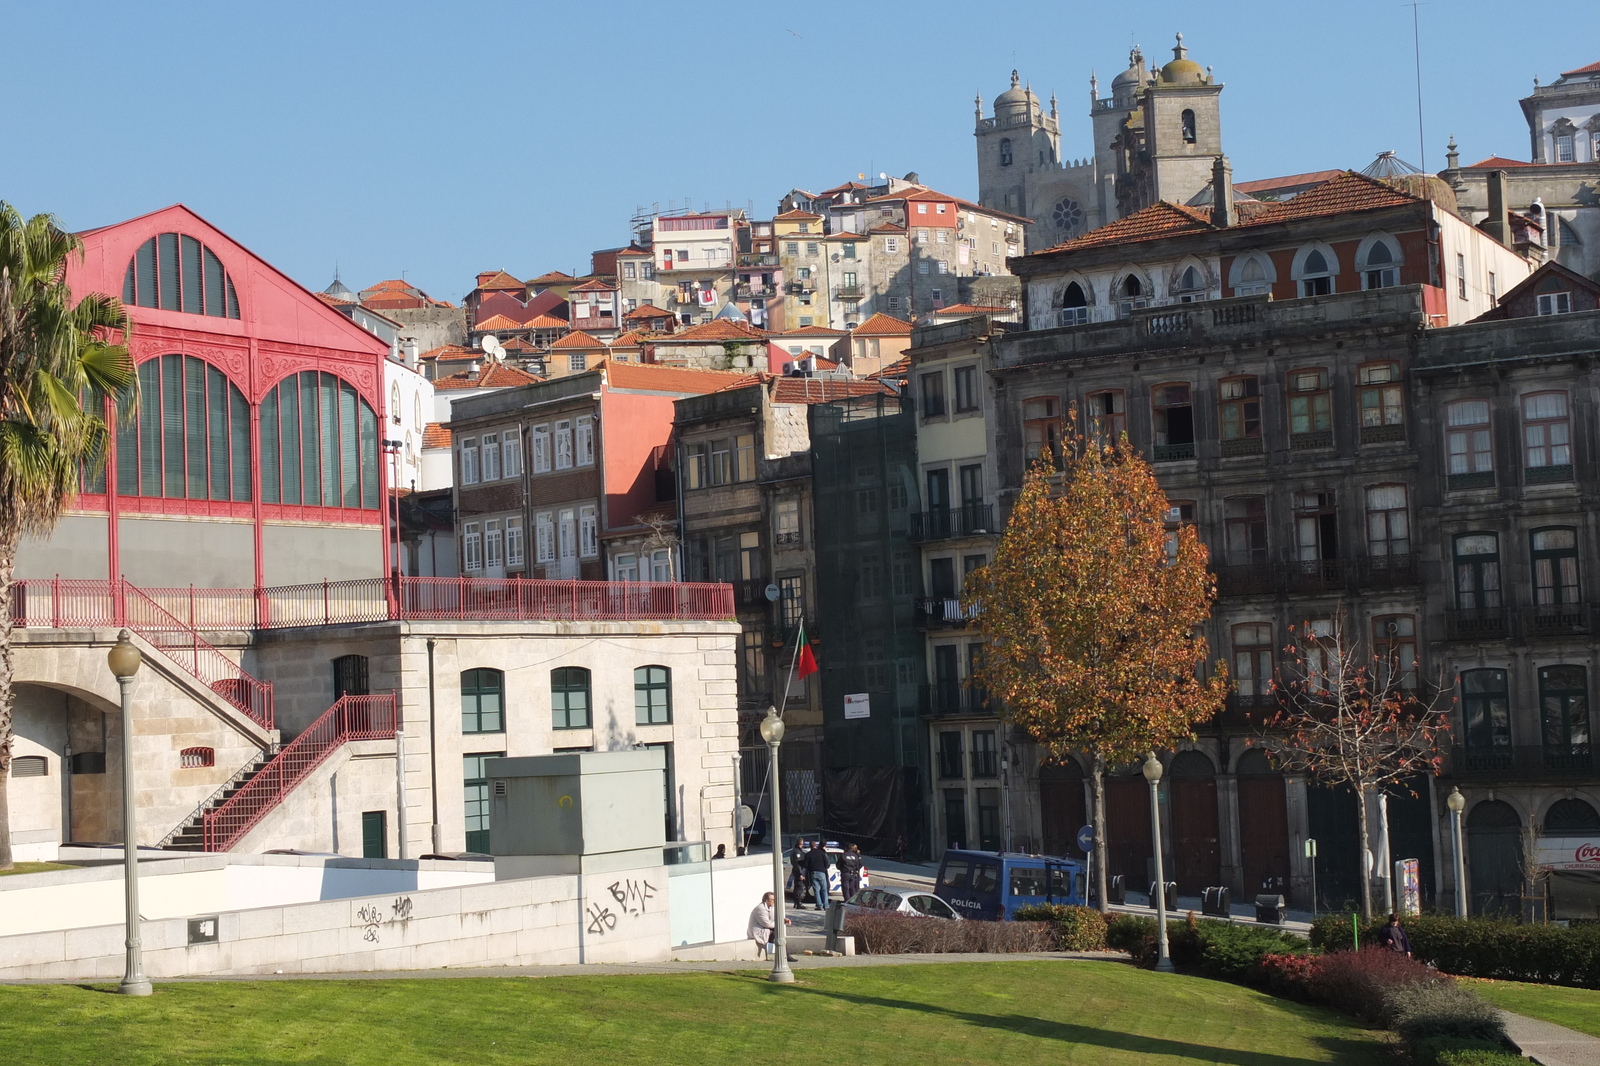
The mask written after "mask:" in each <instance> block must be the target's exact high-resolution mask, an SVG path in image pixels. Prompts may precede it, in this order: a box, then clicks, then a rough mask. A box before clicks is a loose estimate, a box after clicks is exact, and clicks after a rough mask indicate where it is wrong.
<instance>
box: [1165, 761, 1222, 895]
mask: <svg viewBox="0 0 1600 1066" xmlns="http://www.w3.org/2000/svg"><path fill="white" fill-rule="evenodd" d="M1167 776H1168V777H1169V778H1170V779H1171V783H1170V784H1169V786H1168V787H1169V789H1170V790H1171V791H1170V804H1171V806H1170V810H1171V812H1172V873H1171V875H1170V876H1171V878H1172V880H1174V881H1176V882H1178V891H1179V893H1181V894H1183V895H1185V896H1198V895H1199V894H1200V893H1201V892H1202V891H1203V890H1204V889H1206V888H1208V887H1210V886H1211V885H1216V884H1220V883H1221V881H1222V852H1221V849H1220V847H1219V846H1218V843H1217V836H1218V834H1217V778H1216V772H1215V768H1214V767H1213V766H1212V765H1211V760H1210V759H1209V758H1207V757H1206V756H1205V754H1204V753H1203V752H1198V751H1180V752H1179V753H1178V754H1177V755H1176V756H1174V757H1173V760H1172V765H1171V766H1170V767H1168V769H1167Z"/></svg>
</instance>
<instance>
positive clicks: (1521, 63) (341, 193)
mask: <svg viewBox="0 0 1600 1066" xmlns="http://www.w3.org/2000/svg"><path fill="white" fill-rule="evenodd" d="M1420 11H1421V21H1422V29H1423V79H1424V80H1423V84H1424V95H1425V101H1424V103H1425V119H1426V129H1427V164H1428V168H1429V169H1430V170H1437V169H1439V168H1440V167H1442V166H1443V163H1444V144H1445V141H1446V140H1447V139H1448V138H1449V136H1450V135H1451V134H1452V133H1453V134H1454V135H1455V136H1456V139H1457V140H1458V141H1459V142H1460V144H1461V152H1462V157H1463V161H1464V162H1472V161H1474V160H1476V159H1479V158H1482V157H1484V156H1487V155H1490V154H1491V153H1498V154H1501V155H1507V156H1511V157H1514V158H1521V159H1525V158H1527V156H1528V142H1527V133H1526V125H1525V124H1524V122H1523V119H1522V115H1521V111H1520V110H1519V108H1518V107H1517V103H1516V101H1517V99H1518V97H1520V96H1524V95H1526V94H1527V92H1528V91H1529V89H1530V88H1531V87H1532V84H1533V78H1534V77H1535V76H1536V75H1537V76H1538V77H1540V78H1541V80H1543V81H1544V82H1546V83H1548V82H1550V81H1553V80H1554V79H1555V77H1556V76H1557V75H1558V74H1559V72H1560V71H1562V70H1570V69H1572V68H1574V67H1578V66H1582V65H1584V64H1587V63H1591V62H1595V61H1597V60H1600V5H1597V4H1595V3H1594V2H1593V0H1587V2H1581V3H1545V4H1539V5H1536V6H1535V7H1532V8H1526V9H1523V8H1518V7H1515V6H1508V5H1505V4H1504V3H1489V2H1482V0H1460V2H1446V0H1434V2H1433V3H1428V4H1424V5H1423V6H1422V7H1421V8H1420ZM1535 16H1536V17H1535ZM1177 30H1182V31H1183V33H1184V37H1185V42H1186V43H1187V44H1188V46H1189V48H1190V56H1191V58H1193V59H1195V60H1197V61H1199V62H1200V63H1202V64H1206V65H1211V66H1214V67H1215V73H1216V76H1217V78H1218V80H1220V81H1222V82H1224V83H1226V85H1227V89H1226V90H1225V91H1224V93H1223V97H1222V103H1223V140H1224V144H1225V147H1226V149H1227V152H1228V154H1229V156H1230V157H1231V158H1232V161H1233V169H1234V175H1235V178H1236V180H1241V181H1243V180H1248V179H1251V178H1260V177H1270V176H1274V175H1279V174H1290V173H1296V172H1301V171H1308V170H1320V169H1324V168H1332V167H1352V168H1357V169H1359V168H1360V167H1363V166H1365V165H1366V164H1367V163H1368V162H1370V161H1371V159H1372V158H1373V156H1374V155H1376V153H1378V152H1379V151H1381V150H1383V149H1387V148H1393V149H1396V150H1398V151H1399V153H1400V155H1401V158H1403V159H1407V160H1409V161H1411V162H1413V163H1420V162H1421V159H1420V158H1419V156H1420V153H1419V150H1418V144H1417V114H1416V98H1415V81H1414V73H1413V65H1412V37H1411V8H1410V7H1408V6H1403V5H1402V4H1400V3H1397V2H1393V0H1338V2H1335V3H1324V4H1316V5H1313V4H1306V3H1300V2H1292V3H1278V4H1262V3H1259V2H1257V3H1248V4H1246V3H1234V2H1231V0H1229V2H1223V3H1211V4H1203V5H1201V4H1194V3H1169V2H1165V0H1146V2H1144V3H1141V4H1137V5H1134V4H1114V3H1098V4H1084V3H1072V2H1066V3H1063V2H1062V0H1054V2H1037V0H1013V2H1009V3H1004V4H991V3H954V2H947V0H923V2H921V3H911V4H889V5H877V6H873V5H864V4H860V3H831V2H812V3H806V4H790V5H779V4H772V3H755V4H753V3H723V2H720V0H701V2H700V3H697V4H682V3H674V4H666V3H644V2H634V3H616V2H594V3H561V4H556V3H548V2H547V3H541V4H527V3H515V4H513V3H502V4H492V5H491V4H424V3H418V2H410V0H390V2H388V3H383V4H367V3H360V2H354V0H348V2H345V3H321V4H305V3H299V2H292V0H276V2H273V3H270V4H232V3H229V4H200V3H193V4H176V3H156V2H146V3H138V4H128V3H117V4H110V3H74V4H67V3H28V2H25V0H6V2H5V3H4V4H3V5H0V32H3V34H4V36H5V38H6V41H7V44H6V47H5V53H4V55H5V58H4V61H3V62H0V100H4V102H5V103H4V106H3V107H0V199H5V200H8V201H10V202H11V203H13V204H14V205H16V206H17V207H18V209H19V210H21V211H23V212H24V213H27V214H31V213H33V212H37V211H51V212H54V213H56V214H57V215H59V216H60V217H61V219H62V220H63V221H64V222H65V223H66V224H67V225H68V226H70V227H72V228H75V229H78V228H87V227H90V226H96V225H101V224H105V223H109V222H115V221H119V220H121V219H124V218H128V217H131V216H133V215H137V214H140V213H142V212H145V211H149V210H153V209H155V208H158V207H162V206H165V205H167V204H170V203H173V202H177V201H181V202H183V203H186V204H188V205H189V206H190V207H192V208H194V209H195V210H196V211H198V212H200V214H202V215H204V216H205V217H207V218H208V219H210V220H211V221H212V222H213V223H215V224H216V225H218V226H219V227H221V228H222V229H223V230H225V231H227V232H228V233H230V234H231V235H233V236H234V237H235V238H236V239H238V240H239V241H241V242H242V243H243V244H245V245H246V246H247V247H249V248H251V249H252V250H254V251H256V252H257V253H259V254H261V255H263V256H265V257H266V258H267V259H268V260H270V261H272V262H273V263H274V264H276V265H277V266H278V267H280V268H281V269H283V270H285V271H287V272H288V273H289V274H290V275H292V276H293V277H295V278H296V279H298V280H299V281H301V282H303V283H304V284H306V285H307V286H309V287H311V288H322V287H323V286H324V285H326V284H327V283H328V280H329V279H330V278H331V276H332V274H333V270H334V265H335V264H336V263H337V264H338V266H339V268H340V270H341V272H342V275H343V277H344V280H345V281H346V283H348V284H350V285H351V286H352V287H360V286H364V285H369V284H371V283H372V282H374V281H376V280H379V279H381V278H386V277H395V276H398V275H400V273H401V272H402V271H404V272H405V274H406V276H407V277H408V278H410V279H411V280H412V281H413V282H415V283H416V284H419V285H421V286H422V287H423V288H425V289H427V290H428V291H429V292H431V293H432V294H433V295H434V296H436V297H440V298H443V299H450V300H459V299H460V298H461V296H462V295H463V294H464V293H465V292H466V291H467V290H468V289H470V288H471V286H472V275H473V274H474V273H476V272H477V271H479V270H485V269H495V268H503V269H506V270H509V271H511V272H512V273H513V274H516V275H517V276H519V277H529V276H532V275H535V274H538V273H542V272H543V271H545V270H549V269H552V268H558V269H562V270H567V271H576V272H582V271H584V270H586V269H587V267H588V252H589V251H590V250H591V249H594V248H601V247H606V246H609V245H616V244H621V243H623V242H624V241H625V240H626V239H627V236H628V229H627V221H628V218H629V217H630V216H631V215H632V214H633V212H634V209H635V208H636V206H638V205H641V204H643V205H649V204H651V203H653V202H656V201H659V202H660V203H661V205H662V206H663V207H665V206H666V205H667V202H668V200H669V199H670V200H672V201H675V202H676V203H679V204H681V203H682V202H683V199H684V198H685V197H686V196H687V197H691V198H692V199H693V201H694V203H695V204H696V205H700V204H702V203H710V204H713V205H717V206H721V205H724V204H726V203H730V202H731V203H732V204H733V205H734V206H738V207H743V206H745V205H746V204H747V202H751V201H753V203H754V206H755V210H756V212H757V213H758V214H761V215H770V214H771V212H772V210H773V205H774V204H775V203H776V202H777V199H778V197H780V196H781V195H782V194H783V193H784V192H786V191H787V190H789V189H790V188H792V187H794V186H796V185H799V186H803V187H808V188H823V187H826V186H829V185H832V184H835V183H837V182H839V181H842V180H845V179H846V178H850V177H854V176H855V175H856V174H857V173H859V172H863V171H871V172H877V171H888V172H890V173H893V174H904V173H906V172H907V171H912V170H915V171H917V172H918V173H919V174H920V175H921V177H922V180H923V181H925V182H927V183H928V184H930V185H932V186H934V187H936V188H939V189H942V190H945V191H948V192H951V193H955V194H964V195H968V196H973V195H975V194H976V192H977V188H976V183H977V179H976V172H975V167H974V165H973V154H972V153H973V148H972V143H973V142H972V125H971V123H972V97H973V92H974V90H981V91H982V93H983V96H984V98H985V100H986V101H990V100H992V99H993V98H994V96H995V95H996V94H998V93H999V92H1001V91H1002V90H1003V89H1005V87H1006V85H1007V81H1008V77H1009V74H1010V71H1011V68H1012V67H1014V66H1015V67H1017V68H1019V69H1020V70H1021V71H1022V74H1023V77H1025V78H1026V79H1028V80H1029V81H1030V82H1031V83H1032V85H1033V88H1034V90H1035V91H1036V92H1038V93H1039V95H1040V97H1041V98H1043V99H1046V100H1048V98H1049V95H1050V93H1051V91H1052V90H1054V91H1055V92H1057V93H1059V94H1060V97H1061V106H1062V112H1063V125H1064V127H1065V129H1064V137H1063V154H1064V155H1066V156H1071V157H1077V156H1081V155H1087V154H1089V153H1090V145H1089V141H1088V130H1089V125H1088V118H1087V108H1088V79H1089V72H1090V69H1091V68H1095V69H1097V70H1098V71H1099V74H1100V77H1101V85H1102V87H1105V86H1107V85H1108V84H1109V82H1110V79H1111V78H1112V76H1113V75H1115V74H1116V73H1117V72H1118V71H1120V70H1121V69H1122V68H1123V67H1124V66H1125V65H1126V61H1127V53H1128V48H1129V46H1130V44H1132V43H1133V42H1138V43H1139V44H1140V45H1142V46H1143V48H1144V51H1145V55H1146V56H1147V57H1149V58H1151V59H1153V60H1154V61H1155V62H1156V63H1161V62H1164V61H1165V60H1166V59H1168V58H1170V56H1171V52H1170V51H1169V49H1170V48H1171V46H1172V35H1173V33H1174V31H1177ZM986 110H987V105H986Z"/></svg>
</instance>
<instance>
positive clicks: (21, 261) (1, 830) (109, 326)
mask: <svg viewBox="0 0 1600 1066" xmlns="http://www.w3.org/2000/svg"><path fill="white" fill-rule="evenodd" d="M74 254H76V255H79V256H81V255H82V254H83V244H82V242H81V241H79V240H78V238H77V237H76V236H74V235H73V234H71V233H68V232H66V231H65V230H63V229H62V228H61V226H60V225H59V224H58V223H57V222H56V220H55V219H54V218H53V217H52V216H50V215H35V216H33V217H32V218H30V219H26V220H24V219H23V217H22V215H21V214H19V213H18V212H17V210H16V209H15V208H13V207H12V206H11V205H10V204H8V203H5V202H4V201H0V870H8V869H10V868H11V866H12V860H11V811H10V805H9V803H8V802H7V799H6V791H7V784H6V783H7V781H8V780H9V779H10V775H11V747H12V742H13V740H14V737H13V734H12V724H13V723H12V691H11V602H12V583H13V581H14V579H15V574H16V561H17V545H18V544H19V543H20V542H21V540H22V538H23V537H24V536H46V535H48V534H49V533H50V531H51V530H52V529H53V528H55V524H56V520H57V519H58V518H59V517H60V516H61V512H62V510H63V509H64V508H65V507H67V506H68V505H69V504H70V503H71V502H72V499H73V497H74V496H75V495H76V494H77V491H78V479H79V477H80V476H81V475H82V474H83V473H84V472H86V471H97V470H98V469H99V467H100V465H101V464H102V463H104V462H105V451H106V440H107V437H108V435H109V430H108V427H107V424H106V417H105V412H106V409H107V399H108V398H109V397H112V396H116V395H119V394H122V393H125V392H128V391H130V390H131V389H132V388H133V387H134V372H133V360H132V358H131V357H130V356H129V354H128V348H127V338H128V333H129V330H130V328H131V326H130V323H129V322H128V316H127V313H126V312H125V311H124V310H123V308H122V302H121V301H120V300H117V299H115V298H113V297H110V296H103V295H101V294H100V293H90V294H89V295H87V296H85V297H84V298H83V299H82V300H79V301H78V302H77V303H76V304H74V303H73V302H72V294H71V292H69V291H68V289H67V281H66V271H67V258H68V257H69V256H71V255H74Z"/></svg>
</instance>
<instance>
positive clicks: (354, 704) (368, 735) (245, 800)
mask: <svg viewBox="0 0 1600 1066" xmlns="http://www.w3.org/2000/svg"><path fill="white" fill-rule="evenodd" d="M395 717H396V715H395V698H394V695H393V694H392V693H391V694H389V695H386V696H341V697H340V698H339V699H338V701H337V702H335V703H334V705H333V706H332V707H329V708H328V709H327V711H325V712H324V713H323V715H322V717H321V718H318V719H317V720H316V721H315V722H313V723H311V725H310V726H309V727H307V728H306V731H305V732H303V733H301V734H300V735H299V736H297V737H295V738H294V739H293V740H292V741H290V742H289V743H288V744H286V745H284V747H283V750H281V751H279V752H278V754H277V755H275V756H273V757H272V759H271V760H269V761H268V762H267V764H266V765H265V766H263V767H262V768H261V769H260V770H258V771H257V772H256V773H255V775H254V776H253V777H251V778H250V780H249V781H247V782H245V785H244V787H243V788H241V789H240V790H239V791H238V792H235V793H234V794H233V795H232V796H230V797H229V798H228V800H227V801H226V802H225V803H223V804H222V805H221V806H219V807H217V808H216V809H215V810H209V811H206V812H205V814H204V815H203V816H202V819H201V825H202V830H203V840H204V842H205V843H204V847H205V850H207V851H227V850H228V849H229V848H231V847H233V845H234V844H235V843H237V842H238V840H239V838H240V837H242V836H244V834H245V833H247V832H249V831H250V829H251V827H253V826H254V825H255V824H256V823H257V822H259V821H261V819H262V818H264V817H266V815H267V813H268V812H270V811H271V810H272V809H273V808H274V807H276V806H277V805H278V804H279V803H280V802H282V800H283V798H284V797H285V796H287V795H288V794H289V792H290V791H291V790H292V789H293V788H294V787H295V786H296V785H297V784H299V783H300V782H301V781H302V780H303V779H304V778H305V776H306V775H307V774H309V773H310V772H311V771H312V770H314V769H316V768H317V766H318V765H319V764H321V763H322V761H323V760H324V759H326V758H327V757H328V756H329V755H331V754H333V752H334V750H335V749H337V748H338V747H339V746H340V745H341V744H347V743H349V742H350V741H352V740H390V739H393V738H394V735H395Z"/></svg>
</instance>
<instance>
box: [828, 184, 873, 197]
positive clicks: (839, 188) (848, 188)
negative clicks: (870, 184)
mask: <svg viewBox="0 0 1600 1066" xmlns="http://www.w3.org/2000/svg"><path fill="white" fill-rule="evenodd" d="M865 188H867V186H865V185H863V184H861V183H860V182H859V181H847V182H845V183H844V184H843V185H835V186H834V187H833V188H831V189H823V190H822V191H821V192H819V193H817V195H818V196H832V195H833V194H834V193H836V192H853V191H855V190H856V189H865Z"/></svg>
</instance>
